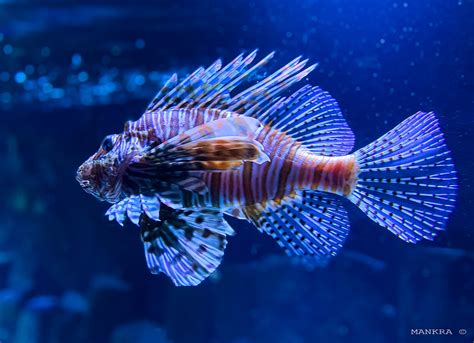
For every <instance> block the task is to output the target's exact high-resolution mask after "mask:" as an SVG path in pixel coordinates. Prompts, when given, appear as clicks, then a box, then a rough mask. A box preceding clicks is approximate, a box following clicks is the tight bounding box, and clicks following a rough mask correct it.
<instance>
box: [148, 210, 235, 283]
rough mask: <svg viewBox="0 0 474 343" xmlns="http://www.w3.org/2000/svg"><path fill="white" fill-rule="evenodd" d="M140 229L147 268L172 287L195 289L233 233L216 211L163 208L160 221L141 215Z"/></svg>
mask: <svg viewBox="0 0 474 343" xmlns="http://www.w3.org/2000/svg"><path fill="white" fill-rule="evenodd" d="M140 229H141V238H142V241H143V244H144V249H145V258H146V261H147V265H148V268H149V269H150V271H151V272H152V273H153V274H158V273H160V272H161V273H164V274H166V275H167V276H168V277H169V278H171V280H172V281H173V283H174V284H175V285H176V286H195V285H197V284H199V283H201V282H202V281H203V280H204V279H205V278H207V277H208V276H209V275H210V274H211V273H212V272H213V271H214V270H215V269H216V268H217V267H218V266H219V264H220V263H221V261H222V257H223V256H224V249H225V247H226V245H227V238H226V237H227V236H228V235H233V234H234V230H232V228H231V227H230V226H229V224H227V222H226V221H225V220H224V217H223V214H222V213H221V212H220V211H218V210H215V209H208V208H200V209H193V210H190V209H179V210H175V209H172V208H170V207H167V206H165V205H163V206H162V208H161V212H160V221H155V220H152V219H150V218H148V217H147V216H146V215H142V217H141V219H140Z"/></svg>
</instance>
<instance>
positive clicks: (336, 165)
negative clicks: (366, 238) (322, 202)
mask: <svg viewBox="0 0 474 343" xmlns="http://www.w3.org/2000/svg"><path fill="white" fill-rule="evenodd" d="M236 116H238V114H236V113H233V112H229V111H220V110H212V109H211V110H196V109H192V110H187V109H183V110H167V111H158V112H152V113H146V114H144V115H143V116H142V117H141V118H140V119H139V120H137V121H136V122H128V123H127V125H126V131H128V132H130V133H132V134H133V133H134V132H135V133H137V132H138V133H140V132H145V133H146V134H138V135H137V136H138V137H140V139H141V144H143V145H147V144H149V143H151V142H153V141H156V140H159V141H160V142H163V141H166V140H168V139H170V138H172V137H174V136H176V135H178V134H181V133H183V132H185V131H187V130H189V129H191V128H193V127H196V126H199V125H202V124H204V123H208V122H211V121H214V120H217V119H221V118H229V117H236ZM252 138H254V139H255V140H256V141H258V142H259V143H261V144H262V145H263V147H264V150H265V152H266V153H267V155H268V157H269V158H270V162H267V163H264V164H256V163H251V162H246V163H245V164H244V165H243V167H240V168H239V169H238V170H232V171H225V172H205V173H201V174H200V175H201V176H202V178H203V180H204V182H205V183H206V185H207V188H208V189H209V193H208V197H207V199H206V200H205V202H206V203H207V204H208V205H212V206H213V207H218V208H230V207H245V206H250V205H254V204H257V203H265V202H267V201H269V200H275V201H276V202H280V201H281V200H282V199H283V198H284V197H286V196H290V195H292V194H293V193H294V191H296V190H303V189H313V190H321V191H326V192H331V193H335V194H339V195H344V196H348V195H349V194H350V193H351V191H352V189H353V187H354V186H355V178H356V173H357V167H356V163H355V158H354V156H353V155H347V156H337V157H329V156H317V155H314V154H312V153H311V152H310V151H308V150H307V149H306V148H305V147H304V146H302V145H301V143H299V142H297V141H296V140H294V139H293V138H291V137H290V136H288V135H286V134H285V133H284V132H281V131H279V130H275V129H272V128H271V127H269V126H265V127H263V128H262V129H261V130H260V132H256V133H255V137H252ZM189 197H194V198H195V197H196V195H191V194H190V195H189ZM200 202H202V200H200ZM185 203H187V205H190V203H196V199H191V198H188V199H187V200H186V199H185Z"/></svg>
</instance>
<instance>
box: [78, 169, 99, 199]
mask: <svg viewBox="0 0 474 343" xmlns="http://www.w3.org/2000/svg"><path fill="white" fill-rule="evenodd" d="M97 172H98V168H97V165H96V164H95V163H93V162H92V163H91V162H85V163H83V164H81V165H80V166H79V168H78V169H77V172H76V180H77V182H79V185H80V186H81V187H82V188H83V189H84V190H85V191H86V192H88V193H93V192H94V189H95V188H98V187H97V186H98V183H97V181H98V180H97V176H98V175H97Z"/></svg>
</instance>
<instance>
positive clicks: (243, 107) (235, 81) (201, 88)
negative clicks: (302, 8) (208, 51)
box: [147, 50, 315, 116]
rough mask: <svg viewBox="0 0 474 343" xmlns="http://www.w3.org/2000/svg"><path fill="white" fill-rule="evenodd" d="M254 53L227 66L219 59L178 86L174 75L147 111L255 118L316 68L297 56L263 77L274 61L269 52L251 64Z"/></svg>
mask: <svg viewBox="0 0 474 343" xmlns="http://www.w3.org/2000/svg"><path fill="white" fill-rule="evenodd" d="M256 54H257V51H256V50H255V51H253V52H251V53H250V54H249V55H247V56H243V55H239V56H237V57H236V58H235V59H234V60H233V61H231V62H230V63H229V64H227V65H226V66H224V67H222V63H221V61H220V60H217V61H215V62H214V63H213V64H212V65H211V66H210V67H208V68H207V69H204V68H202V67H200V68H198V69H196V70H195V71H194V72H192V73H191V74H190V75H189V76H188V77H186V78H185V79H184V80H183V81H181V82H180V83H179V84H178V82H177V79H176V76H175V75H173V76H172V77H171V78H170V80H169V81H168V82H167V83H166V85H165V86H164V87H163V88H162V89H161V90H160V91H159V92H158V94H157V95H156V97H155V98H154V99H153V101H152V102H151V103H150V105H149V106H148V108H147V112H154V111H158V110H166V109H180V108H188V109H189V108H213V109H228V110H231V111H233V112H236V113H239V114H245V115H247V116H255V114H256V113H257V112H261V111H264V110H265V109H267V108H269V107H271V105H272V104H273V103H274V102H275V101H277V100H278V94H280V93H281V92H283V91H284V90H285V89H287V88H288V87H290V86H291V85H293V84H294V83H296V82H298V81H300V80H301V79H303V78H304V77H306V76H307V75H308V74H309V73H310V72H311V71H312V70H313V69H314V68H315V65H312V66H309V67H306V63H307V60H303V61H301V58H300V57H298V58H296V59H294V60H293V61H291V62H289V63H288V64H287V65H285V66H283V67H282V68H280V69H278V70H277V71H275V72H274V73H273V74H271V75H269V76H267V77H264V76H262V75H264V73H263V71H264V70H263V68H264V66H265V65H267V64H268V62H269V61H270V60H271V59H272V58H273V55H274V53H273V52H272V53H270V54H269V55H267V56H266V57H264V58H263V59H262V60H260V61H259V62H257V63H255V64H254V65H252V62H253V61H254V59H255V57H256ZM245 81H252V82H253V83H252V84H250V85H249V87H248V88H246V89H244V90H243V91H241V92H240V93H238V94H235V95H232V94H231V92H232V91H233V90H234V89H235V88H236V87H238V86H239V85H241V84H242V83H243V82H245Z"/></svg>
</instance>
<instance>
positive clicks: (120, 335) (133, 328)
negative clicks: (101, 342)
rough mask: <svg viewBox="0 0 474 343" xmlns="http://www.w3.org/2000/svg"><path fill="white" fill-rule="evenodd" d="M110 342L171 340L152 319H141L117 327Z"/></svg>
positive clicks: (166, 342)
mask: <svg viewBox="0 0 474 343" xmlns="http://www.w3.org/2000/svg"><path fill="white" fill-rule="evenodd" d="M110 343H171V341H170V340H169V339H168V337H167V336H166V332H165V331H164V330H163V329H162V328H161V327H160V326H159V325H157V324H155V323H153V322H150V321H139V322H133V323H128V324H124V325H122V326H119V327H118V328H116V329H115V330H114V332H113V333H112V337H111V339H110Z"/></svg>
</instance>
